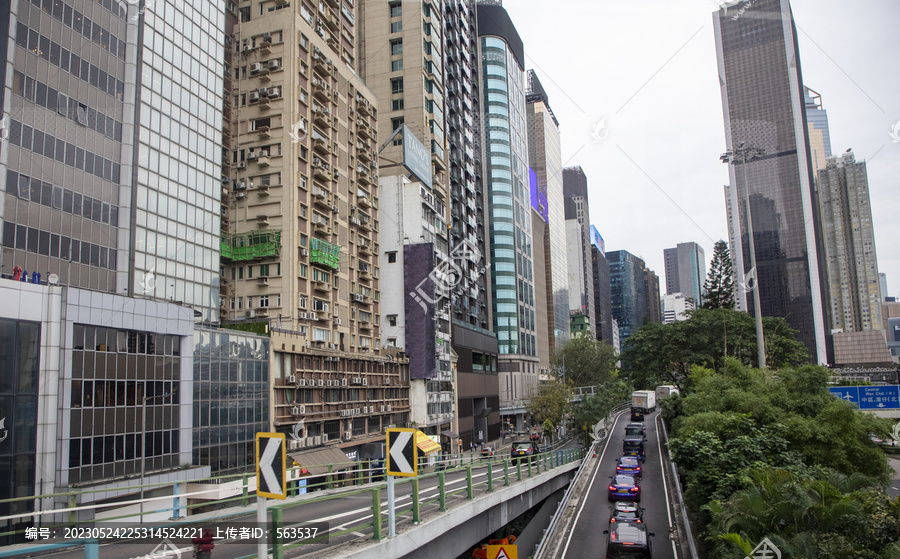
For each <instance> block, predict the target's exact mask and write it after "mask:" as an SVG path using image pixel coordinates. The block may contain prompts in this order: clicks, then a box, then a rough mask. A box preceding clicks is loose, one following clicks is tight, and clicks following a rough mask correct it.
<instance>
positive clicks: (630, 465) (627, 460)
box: [616, 456, 641, 478]
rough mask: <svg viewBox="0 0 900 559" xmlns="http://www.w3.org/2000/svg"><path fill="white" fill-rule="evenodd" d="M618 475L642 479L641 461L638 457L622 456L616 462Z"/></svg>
mask: <svg viewBox="0 0 900 559" xmlns="http://www.w3.org/2000/svg"><path fill="white" fill-rule="evenodd" d="M616 474H617V475H619V474H624V475H626V476H631V477H635V478H640V477H641V461H640V460H639V459H638V458H637V457H636V456H622V457H621V458H619V459H618V460H617V461H616Z"/></svg>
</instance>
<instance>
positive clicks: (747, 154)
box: [719, 142, 766, 369]
mask: <svg viewBox="0 0 900 559" xmlns="http://www.w3.org/2000/svg"><path fill="white" fill-rule="evenodd" d="M765 153H766V152H765V150H763V149H760V148H755V147H753V146H748V145H745V144H744V142H741V144H740V145H739V146H738V147H736V148H735V149H733V150H729V151H726V152H725V153H723V154H722V155H721V156H720V157H719V159H721V160H722V163H729V164H731V165H737V163H738V161H740V163H741V169H742V171H741V174H742V175H743V178H744V206H745V210H746V213H747V237H748V238H749V240H750V270H751V273H755V274H756V280H755V281H754V282H753V290H752V291H753V310H754V313H753V314H754V315H755V318H756V351H757V355H758V358H757V360H758V363H759V368H760V369H765V368H766V340H765V338H764V337H763V323H762V307H761V306H760V303H759V270H758V269H757V268H756V246H755V244H754V241H753V218H752V216H751V214H750V188H749V186H748V185H747V163H749V162H750V161H753V160H754V159H756V158H757V157H758V156H761V155H765Z"/></svg>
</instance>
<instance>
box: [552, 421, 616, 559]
mask: <svg viewBox="0 0 900 559" xmlns="http://www.w3.org/2000/svg"><path fill="white" fill-rule="evenodd" d="M622 413H625V412H622ZM622 413H620V414H619V415H617V416H616V420H615V421H614V422H613V426H612V429H610V430H609V433H608V434H607V435H606V444H604V445H603V452H602V453H601V454H600V460H598V461H597V465H596V466H595V470H594V475H593V477H591V483H590V484H589V485H588V488H587V491H585V492H584V499H582V501H581V506H580V507H578V514H576V515H575V522H573V523H572V527H573V528H574V527H575V526H577V525H578V517H580V516H581V511H583V510H584V505H585V503H587V502H588V497H589V496H590V494H591V488H592V487H593V486H594V480H596V479H597V472H599V471H600V464H602V463H603V458H604V456H606V449H607V448H609V440H610V439H611V438H612V436H611V435H612V432H613V431H614V430H615V428H616V425H618V423H619V418H620V417H622ZM573 533H575V530H569V536H568V537H567V538H566V546H565V547H563V550H562V557H563V558H564V559H565V556H566V553H567V552H568V551H569V544H570V543H572V534H573Z"/></svg>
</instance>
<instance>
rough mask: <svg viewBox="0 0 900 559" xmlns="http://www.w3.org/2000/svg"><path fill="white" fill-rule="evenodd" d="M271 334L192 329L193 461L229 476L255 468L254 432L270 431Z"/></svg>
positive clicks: (215, 473) (215, 472) (214, 473)
mask: <svg viewBox="0 0 900 559" xmlns="http://www.w3.org/2000/svg"><path fill="white" fill-rule="evenodd" d="M268 395H269V338H266V337H262V336H254V335H252V334H245V333H241V332H236V331H223V330H205V329H198V330H195V331H194V421H193V424H194V433H193V435H194V444H193V461H192V462H193V464H194V465H202V466H209V467H210V473H211V474H212V475H214V476H216V475H226V474H231V473H240V472H247V471H250V470H253V469H254V467H255V464H256V462H255V457H256V454H255V453H256V447H255V444H256V442H255V441H256V439H255V437H256V433H258V432H265V431H268V430H269V396H268Z"/></svg>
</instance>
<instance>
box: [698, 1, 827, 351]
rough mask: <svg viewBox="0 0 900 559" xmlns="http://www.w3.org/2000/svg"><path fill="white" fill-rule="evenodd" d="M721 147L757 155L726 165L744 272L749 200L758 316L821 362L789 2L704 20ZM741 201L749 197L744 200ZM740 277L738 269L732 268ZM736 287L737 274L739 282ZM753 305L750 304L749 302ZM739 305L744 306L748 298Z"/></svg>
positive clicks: (818, 288) (806, 154) (811, 209)
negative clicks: (779, 325)
mask: <svg viewBox="0 0 900 559" xmlns="http://www.w3.org/2000/svg"><path fill="white" fill-rule="evenodd" d="M713 22H714V26H715V37H716V53H717V56H718V65H719V79H720V83H721V93H722V106H723V109H724V113H725V136H726V145H727V146H728V147H729V148H730V149H732V150H738V149H743V148H755V149H757V150H763V151H764V155H763V156H762V157H757V158H754V159H750V160H749V161H746V162H745V161H742V160H741V158H740V157H736V160H735V161H734V164H733V165H729V178H730V183H731V185H733V186H735V193H734V194H733V195H732V196H733V199H732V200H733V201H737V202H738V205H737V206H736V207H734V203H732V206H733V208H732V209H736V210H737V211H736V212H734V213H736V214H737V217H738V221H736V223H739V224H740V242H739V243H737V244H736V245H732V247H731V250H732V252H733V253H735V254H736V257H735V258H736V259H740V260H742V261H743V264H744V266H743V269H744V270H745V271H750V265H749V262H750V256H749V253H748V251H749V239H748V237H747V233H746V232H747V227H746V221H747V220H746V217H747V215H748V214H747V211H748V209H747V208H746V207H744V206H745V203H744V201H745V200H746V199H747V198H748V197H749V199H750V208H749V211H750V215H752V216H753V231H754V244H755V247H756V262H757V266H758V270H756V271H755V272H756V276H757V279H758V289H759V296H760V301H761V303H760V304H761V306H762V308H761V309H759V311H761V312H762V314H763V316H781V317H785V318H786V319H787V321H788V323H789V324H790V325H791V326H792V327H793V328H795V329H797V330H798V331H799V338H800V340H801V341H802V342H803V343H804V344H805V345H806V347H807V348H808V350H809V352H810V355H811V356H812V358H813V359H814V360H816V361H817V362H819V363H824V362H826V361H827V356H826V348H825V315H824V312H823V294H822V283H821V279H820V267H819V259H818V246H817V239H816V224H815V214H816V208H815V205H814V198H813V166H812V162H811V161H810V151H809V148H808V145H809V129H808V127H807V120H806V113H805V109H806V107H805V96H804V91H803V79H802V73H801V70H800V58H799V53H798V52H797V31H796V27H795V26H794V20H793V16H792V14H791V8H790V3H789V1H788V0H759V1H758V2H755V3H754V4H753V6H752V7H751V8H748V9H747V10H746V11H745V12H744V13H742V14H741V15H740V17H734V16H733V15H732V14H726V13H725V11H724V10H719V11H718V12H717V13H715V14H714V16H713ZM748 195H749V196H748ZM738 272H740V270H738ZM737 279H738V281H741V280H742V278H741V277H738V278H737ZM751 299H752V298H751ZM748 303H749V305H748V308H749V309H750V311H751V312H757V309H753V305H752V300H751V301H748Z"/></svg>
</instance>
